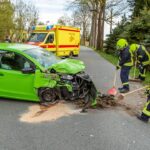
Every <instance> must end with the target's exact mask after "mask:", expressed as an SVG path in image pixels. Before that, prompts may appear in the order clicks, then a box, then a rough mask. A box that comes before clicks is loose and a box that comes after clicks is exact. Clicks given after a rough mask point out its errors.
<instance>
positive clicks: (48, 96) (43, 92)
mask: <svg viewBox="0 0 150 150" xmlns="http://www.w3.org/2000/svg"><path fill="white" fill-rule="evenodd" d="M54 90H55V89H50V88H41V89H40V90H39V97H40V103H41V104H42V103H50V104H55V103H57V96H56V93H55V92H54Z"/></svg>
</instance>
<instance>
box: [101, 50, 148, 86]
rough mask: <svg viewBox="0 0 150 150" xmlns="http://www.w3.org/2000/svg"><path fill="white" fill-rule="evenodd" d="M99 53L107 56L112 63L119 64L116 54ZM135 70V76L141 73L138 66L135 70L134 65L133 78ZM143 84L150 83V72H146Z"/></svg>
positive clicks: (131, 74)
mask: <svg viewBox="0 0 150 150" xmlns="http://www.w3.org/2000/svg"><path fill="white" fill-rule="evenodd" d="M99 54H100V55H101V56H102V57H103V58H105V59H106V60H108V61H109V62H110V63H112V64H113V65H115V66H116V65H117V62H118V58H117V57H116V56H114V55H111V54H107V53H105V52H99ZM134 71H135V76H136V77H137V76H138V74H139V71H138V69H137V68H136V70H135V67H132V69H131V71H130V77H131V78H133V77H134ZM143 84H144V85H145V84H150V72H147V73H146V79H145V81H144V82H143Z"/></svg>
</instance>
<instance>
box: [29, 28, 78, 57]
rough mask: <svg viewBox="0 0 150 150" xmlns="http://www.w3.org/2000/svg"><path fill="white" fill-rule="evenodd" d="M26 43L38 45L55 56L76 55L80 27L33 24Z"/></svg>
mask: <svg viewBox="0 0 150 150" xmlns="http://www.w3.org/2000/svg"><path fill="white" fill-rule="evenodd" d="M27 44H32V45H38V46H40V47H42V48H45V49H46V50H48V51H52V52H55V53H56V55H57V56H78V55H79V49H80V29H79V28H75V27H69V26H61V25H48V26H43V25H39V26H33V27H32V33H31V35H30V37H29V39H28V41H27Z"/></svg>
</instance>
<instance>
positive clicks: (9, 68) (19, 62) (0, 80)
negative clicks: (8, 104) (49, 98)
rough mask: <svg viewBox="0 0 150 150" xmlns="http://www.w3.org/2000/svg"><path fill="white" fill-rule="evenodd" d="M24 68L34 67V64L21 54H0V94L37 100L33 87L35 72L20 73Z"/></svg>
mask: <svg viewBox="0 0 150 150" xmlns="http://www.w3.org/2000/svg"><path fill="white" fill-rule="evenodd" d="M25 68H33V69H35V66H34V64H33V63H32V62H31V61H30V60H28V59H26V58H25V57H24V56H23V55H20V54H17V53H14V52H5V53H3V54H0V96H2V97H8V98H9V97H10V98H17V99H18V98H19V99H26V100H37V96H36V92H35V90H34V87H33V85H34V78H35V73H29V74H25V73H22V70H23V69H25Z"/></svg>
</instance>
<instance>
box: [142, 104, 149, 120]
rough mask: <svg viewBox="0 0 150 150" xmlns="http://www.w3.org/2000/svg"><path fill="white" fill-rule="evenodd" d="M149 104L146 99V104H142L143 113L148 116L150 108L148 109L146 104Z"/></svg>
mask: <svg viewBox="0 0 150 150" xmlns="http://www.w3.org/2000/svg"><path fill="white" fill-rule="evenodd" d="M149 105H150V101H148V102H147V103H146V104H145V106H144V109H143V111H142V112H143V113H144V114H145V115H147V116H148V117H150V110H149V108H148V106H149Z"/></svg>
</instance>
